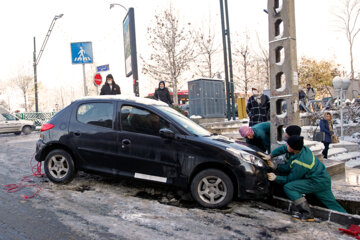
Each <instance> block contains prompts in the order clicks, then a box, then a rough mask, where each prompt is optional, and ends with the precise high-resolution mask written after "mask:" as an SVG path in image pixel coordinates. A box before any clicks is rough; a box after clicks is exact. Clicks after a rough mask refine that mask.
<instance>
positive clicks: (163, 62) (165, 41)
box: [141, 7, 194, 103]
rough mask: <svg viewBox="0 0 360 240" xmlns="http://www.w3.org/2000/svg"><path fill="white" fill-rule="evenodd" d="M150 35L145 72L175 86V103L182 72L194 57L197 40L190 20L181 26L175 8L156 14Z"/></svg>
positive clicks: (149, 28) (149, 30)
mask: <svg viewBox="0 0 360 240" xmlns="http://www.w3.org/2000/svg"><path fill="white" fill-rule="evenodd" d="M147 33H148V34H147V38H148V40H149V43H150V46H151V47H152V50H153V51H152V53H151V54H150V59H149V60H148V61H145V60H144V59H143V58H142V57H141V59H142V61H143V63H144V65H143V68H142V72H143V73H144V74H148V75H150V76H151V77H152V78H154V79H161V80H164V81H165V82H168V83H170V86H171V87H173V96H174V102H175V103H177V102H178V96H177V92H178V83H179V81H180V75H181V74H182V73H183V72H184V71H186V70H188V69H189V66H190V63H191V62H192V60H193V58H194V56H193V55H194V43H193V42H194V41H193V36H192V33H191V31H190V23H188V24H187V25H186V27H181V26H180V24H179V20H178V18H177V17H176V16H175V15H174V13H173V9H172V7H170V8H169V9H166V10H164V12H162V13H160V14H159V15H156V16H155V25H152V26H150V27H148V29H147Z"/></svg>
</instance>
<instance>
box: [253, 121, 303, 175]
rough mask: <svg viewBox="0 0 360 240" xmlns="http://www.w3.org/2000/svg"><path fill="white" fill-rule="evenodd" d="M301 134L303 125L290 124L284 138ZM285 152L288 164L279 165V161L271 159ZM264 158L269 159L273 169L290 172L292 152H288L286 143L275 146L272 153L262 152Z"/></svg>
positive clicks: (268, 161)
mask: <svg viewBox="0 0 360 240" xmlns="http://www.w3.org/2000/svg"><path fill="white" fill-rule="evenodd" d="M300 134H301V127H299V126H297V125H290V126H288V127H287V128H286V129H285V132H284V140H287V139H289V137H291V136H294V135H297V136H300ZM283 154H285V163H286V164H280V165H279V166H277V163H276V162H274V161H271V159H272V158H274V157H277V156H280V155H283ZM260 155H261V156H262V158H263V159H264V160H266V161H267V163H268V165H269V166H270V167H271V168H272V169H274V170H275V169H276V168H277V171H279V172H280V173H288V169H289V167H288V166H287V165H289V164H290V163H291V162H290V161H289V158H290V155H292V153H289V152H288V149H287V147H286V144H284V145H281V146H279V147H277V148H275V149H274V150H273V151H272V152H271V154H269V155H266V154H261V153H260Z"/></svg>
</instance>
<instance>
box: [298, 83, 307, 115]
mask: <svg viewBox="0 0 360 240" xmlns="http://www.w3.org/2000/svg"><path fill="white" fill-rule="evenodd" d="M299 102H300V111H305V108H304V107H303V106H302V105H301V103H302V104H303V105H304V106H305V104H306V93H305V92H304V91H303V90H302V89H301V87H299Z"/></svg>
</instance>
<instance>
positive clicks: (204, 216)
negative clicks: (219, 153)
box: [0, 133, 353, 240]
mask: <svg viewBox="0 0 360 240" xmlns="http://www.w3.org/2000/svg"><path fill="white" fill-rule="evenodd" d="M37 138H38V134H37V133H33V134H30V135H27V136H24V135H20V136H15V135H13V134H5V135H0V184H1V186H2V187H3V186H4V185H6V184H9V183H16V182H18V181H19V180H20V179H21V177H23V176H25V175H29V174H31V168H30V164H29V162H30V158H31V156H32V154H33V153H34V151H35V142H36V140H37ZM34 181H35V183H37V184H39V185H41V187H42V190H41V191H40V193H39V194H38V195H36V196H35V198H32V199H27V200H24V199H23V195H24V194H26V195H31V194H32V193H33V192H34V191H35V190H36V189H34V188H25V189H22V190H21V191H19V192H15V193H7V192H6V191H5V190H3V189H0V240H2V239H4V240H12V239H16V240H22V239H24V240H25V239H26V240H32V239H34V240H35V239H36V240H42V239H46V240H51V239H56V240H62V239H66V240H67V239H79V240H81V239H87V240H89V239H90V240H91V239H94V240H95V239H96V240H98V239H104V240H105V239H106V240H112V239H114V240H115V239H116V240H118V239H353V238H351V237H348V236H346V235H343V234H342V233H340V232H339V231H338V228H339V227H344V226H341V225H338V224H334V223H330V222H326V221H324V222H321V221H320V220H318V221H316V222H315V223H301V222H293V221H292V220H291V218H290V216H289V215H288V214H287V213H286V212H283V211H281V210H279V209H276V208H274V207H272V206H269V205H267V204H265V203H262V202H259V201H233V202H232V203H231V204H230V205H229V206H228V207H227V208H225V209H220V210H211V209H203V208H200V207H199V206H198V205H196V203H195V202H193V201H192V200H190V199H189V198H188V197H186V194H184V193H183V192H181V191H180V190H178V189H174V188H171V187H168V186H159V185H156V184H153V183H146V182H142V181H136V180H132V179H124V178H114V177H102V176H97V175H89V174H86V173H83V172H79V174H78V176H77V177H76V178H75V179H74V180H73V181H72V182H71V183H69V184H67V185H56V184H53V183H50V182H49V181H48V180H47V178H46V177H44V178H37V179H35V180H34Z"/></svg>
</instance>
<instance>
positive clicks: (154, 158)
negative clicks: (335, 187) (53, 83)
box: [35, 95, 269, 208]
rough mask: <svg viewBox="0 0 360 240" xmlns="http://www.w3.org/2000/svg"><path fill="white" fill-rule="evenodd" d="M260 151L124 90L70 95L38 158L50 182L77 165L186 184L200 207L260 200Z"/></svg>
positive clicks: (69, 175)
mask: <svg viewBox="0 0 360 240" xmlns="http://www.w3.org/2000/svg"><path fill="white" fill-rule="evenodd" d="M257 151H258V150H257V149H254V148H251V147H250V146H249V145H247V144H245V143H241V144H239V143H236V142H234V141H232V140H230V139H228V138H225V137H223V136H214V135H212V134H211V133H210V132H208V131H207V130H205V129H203V128H202V127H200V126H199V125H197V124H196V123H194V122H193V121H191V120H190V119H189V118H187V117H185V116H184V115H182V114H181V113H179V112H178V111H176V110H174V109H173V108H171V107H169V106H168V105H167V104H165V103H163V102H160V101H155V100H152V99H146V98H130V99H129V98H126V97H124V96H121V95H114V96H98V97H87V98H83V99H80V100H77V101H74V102H73V103H71V104H70V105H69V106H67V107H66V108H64V109H63V110H61V111H60V112H58V113H57V114H55V115H54V116H53V118H52V119H51V120H50V121H49V122H47V123H45V124H43V126H42V127H41V133H40V139H39V140H38V142H37V144H36V155H35V159H36V160H37V161H39V162H44V170H45V173H46V176H47V177H48V178H49V180H50V181H52V182H54V183H69V182H70V181H71V180H72V179H73V178H74V177H75V174H76V172H77V170H82V171H87V172H97V173H102V174H112V175H121V176H126V177H132V178H138V179H143V180H148V181H155V182H159V183H162V184H170V185H174V186H177V187H181V188H184V189H187V190H189V191H190V192H191V194H192V196H193V198H194V199H195V200H196V201H197V202H198V203H199V204H200V205H202V206H204V207H209V208H218V207H223V206H225V205H227V204H228V203H229V202H230V201H231V200H232V199H233V196H237V197H240V198H264V197H266V196H267V194H268V193H269V182H268V180H267V177H266V173H267V171H268V166H267V164H265V163H264V161H263V160H262V159H261V158H260V156H259V155H258V153H257Z"/></svg>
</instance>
